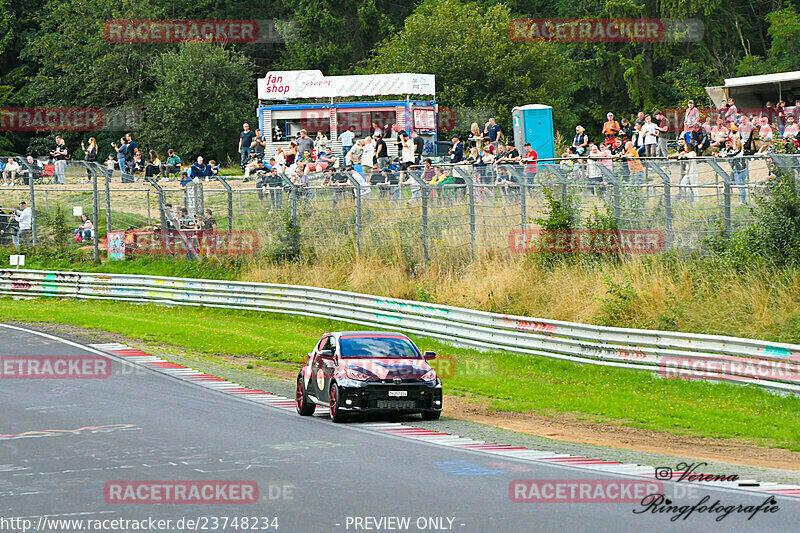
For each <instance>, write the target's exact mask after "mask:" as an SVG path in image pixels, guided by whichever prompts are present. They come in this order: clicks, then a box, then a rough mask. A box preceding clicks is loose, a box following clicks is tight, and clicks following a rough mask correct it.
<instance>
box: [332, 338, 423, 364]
mask: <svg viewBox="0 0 800 533" xmlns="http://www.w3.org/2000/svg"><path fill="white" fill-rule="evenodd" d="M339 344H340V346H341V356H342V357H360V358H365V357H384V358H396V359H400V358H403V359H418V358H419V357H420V355H419V351H417V348H416V347H415V346H414V345H413V344H412V343H411V341H410V340H408V339H404V338H401V337H372V336H363V337H361V336H352V337H350V336H348V337H342V338H341V339H340V340H339Z"/></svg>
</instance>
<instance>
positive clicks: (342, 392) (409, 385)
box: [295, 331, 442, 422]
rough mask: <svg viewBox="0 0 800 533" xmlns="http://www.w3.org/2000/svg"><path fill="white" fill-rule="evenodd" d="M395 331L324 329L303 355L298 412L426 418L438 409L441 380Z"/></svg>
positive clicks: (437, 413) (335, 418) (424, 356)
mask: <svg viewBox="0 0 800 533" xmlns="http://www.w3.org/2000/svg"><path fill="white" fill-rule="evenodd" d="M435 357H436V354H435V353H434V352H425V353H424V354H423V353H420V351H419V348H417V347H416V346H415V345H414V343H413V342H412V341H411V339H409V338H408V337H406V336H405V335H402V334H400V333H391V332H385V331H339V332H334V333H326V334H325V335H323V336H322V339H320V341H319V342H318V343H317V345H316V346H315V347H314V351H313V352H311V353H310V354H308V363H307V364H306V365H305V366H303V368H302V369H301V370H300V373H299V374H298V376H297V394H296V397H295V399H296V403H297V412H298V413H299V414H301V415H303V416H308V415H311V414H313V413H314V410H315V409H316V406H317V405H323V406H326V407H328V408H329V409H330V412H331V419H332V420H333V421H334V422H341V421H343V420H344V419H345V418H347V415H348V414H350V413H366V412H385V413H404V414H409V413H421V414H422V418H424V419H425V420H436V419H437V418H439V416H440V415H441V414H442V382H441V380H440V379H439V378H438V376H437V375H436V371H434V369H433V368H431V366H430V365H429V364H428V362H427V361H428V360H430V359H433V358H435Z"/></svg>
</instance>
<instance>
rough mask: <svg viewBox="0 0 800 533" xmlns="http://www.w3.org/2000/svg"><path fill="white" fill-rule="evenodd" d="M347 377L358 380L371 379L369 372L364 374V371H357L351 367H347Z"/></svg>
mask: <svg viewBox="0 0 800 533" xmlns="http://www.w3.org/2000/svg"><path fill="white" fill-rule="evenodd" d="M346 373H347V377H349V378H350V379H356V380H358V381H368V380H370V379H372V376H370V375H369V374H365V373H364V372H359V371H358V370H353V369H352V368H348V369H347V372H346Z"/></svg>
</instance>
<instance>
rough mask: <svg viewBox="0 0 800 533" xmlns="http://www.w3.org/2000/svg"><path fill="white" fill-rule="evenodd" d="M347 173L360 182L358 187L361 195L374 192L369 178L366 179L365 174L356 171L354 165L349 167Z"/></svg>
mask: <svg viewBox="0 0 800 533" xmlns="http://www.w3.org/2000/svg"><path fill="white" fill-rule="evenodd" d="M346 172H347V174H348V175H349V176H350V177H352V178H353V180H354V181H355V182H356V183H358V189H359V190H360V191H361V196H364V195H366V194H369V193H370V192H372V189H370V186H369V183H368V182H367V180H365V179H364V176H362V175H361V173H360V172H356V171H355V170H354V169H353V167H347V171H346Z"/></svg>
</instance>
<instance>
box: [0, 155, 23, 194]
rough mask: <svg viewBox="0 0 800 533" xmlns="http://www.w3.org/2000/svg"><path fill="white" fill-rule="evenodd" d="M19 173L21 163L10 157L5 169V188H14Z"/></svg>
mask: <svg viewBox="0 0 800 533" xmlns="http://www.w3.org/2000/svg"><path fill="white" fill-rule="evenodd" d="M19 171H20V167H19V163H17V161H16V159H14V158H11V157H9V158H8V163H6V166H5V168H4V169H3V186H4V187H13V186H14V182H15V181H16V179H17V174H18V173H19Z"/></svg>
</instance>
